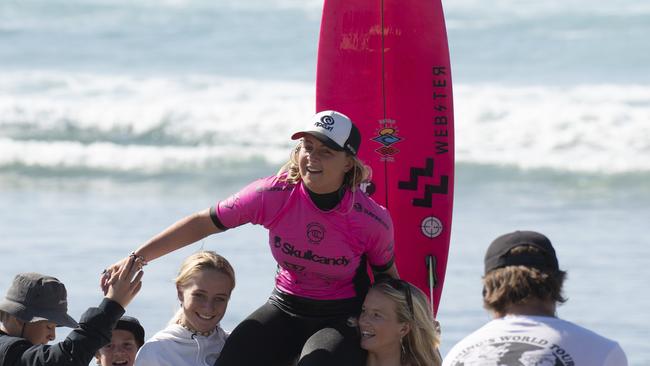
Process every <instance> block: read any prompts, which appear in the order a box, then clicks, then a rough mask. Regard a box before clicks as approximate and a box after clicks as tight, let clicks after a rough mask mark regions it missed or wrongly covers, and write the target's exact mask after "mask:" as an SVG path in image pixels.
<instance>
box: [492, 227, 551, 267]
mask: <svg viewBox="0 0 650 366" xmlns="http://www.w3.org/2000/svg"><path fill="white" fill-rule="evenodd" d="M522 245H530V246H533V247H535V248H538V249H540V250H541V251H542V252H543V253H540V254H533V253H523V254H517V255H511V253H510V251H511V250H512V249H513V248H515V247H518V246H522ZM508 266H527V267H533V268H539V269H551V270H555V271H559V270H560V268H559V265H558V261H557V256H556V255H555V249H553V245H552V244H551V241H550V240H549V239H548V238H547V237H546V236H544V235H542V234H540V233H538V232H534V231H515V232H512V233H508V234H505V235H501V236H500V237H498V238H496V239H494V241H493V242H492V244H490V247H489V248H488V250H487V252H486V253H485V273H486V274H487V273H488V272H490V271H492V270H495V269H497V268H502V267H508Z"/></svg>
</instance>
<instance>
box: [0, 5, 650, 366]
mask: <svg viewBox="0 0 650 366" xmlns="http://www.w3.org/2000/svg"><path fill="white" fill-rule="evenodd" d="M443 5H444V7H445V12H446V17H447V26H448V33H449V43H450V49H451V57H452V69H453V79H454V97H455V100H454V102H455V109H456V112H455V115H456V134H457V135H456V136H457V140H456V155H457V158H458V168H457V169H458V171H457V180H456V183H457V185H456V194H455V211H454V226H453V228H452V249H451V252H450V259H449V266H448V272H447V282H446V284H445V289H444V292H443V299H442V304H441V306H440V312H439V314H438V317H439V320H440V321H441V323H442V325H443V345H442V351H443V354H444V353H445V352H446V351H447V350H448V349H449V348H450V347H451V346H452V345H453V344H454V343H455V342H456V341H458V340H459V339H460V338H462V337H463V336H464V335H466V334H467V333H469V332H470V331H472V330H473V329H475V328H477V327H478V326H480V325H481V324H482V323H484V322H486V321H487V320H488V316H487V314H486V313H485V312H484V311H483V310H482V309H481V298H480V290H481V289H480V276H481V266H482V254H483V251H484V249H485V247H486V246H487V245H488V243H489V242H490V241H491V240H492V239H493V238H494V237H496V236H497V235H499V234H501V233H503V232H505V231H510V230H514V229H519V228H525V229H535V230H539V231H542V232H545V233H547V234H548V235H549V236H550V237H551V239H552V240H553V241H554V243H555V245H556V247H557V251H558V254H559V256H560V264H561V266H563V267H564V268H565V269H567V270H568V272H569V280H568V282H567V285H566V286H567V287H566V294H567V295H568V297H569V301H568V303H567V304H565V305H564V306H562V307H561V308H560V310H559V315H560V316H562V317H565V318H567V319H570V320H573V321H574V322H576V323H578V324H581V325H584V326H587V327H589V328H591V329H594V330H595V331H597V332H599V333H601V334H604V335H606V336H608V337H611V338H613V339H616V340H618V341H619V342H620V343H621V345H622V346H623V348H624V349H625V351H626V352H627V354H628V357H629V359H630V364H632V365H644V364H648V363H650V347H649V346H648V345H647V342H645V341H644V340H645V338H646V336H647V334H648V329H650V316H648V315H647V309H648V308H650V296H649V295H647V294H646V293H645V291H643V289H644V282H645V281H647V279H648V278H650V269H648V268H649V266H647V261H648V259H649V258H650V249H649V248H650V240H648V239H647V238H646V236H645V235H643V231H642V230H643V228H644V227H645V226H647V223H648V222H650V184H648V182H649V181H650V123H649V122H648V121H650V66H649V65H650V44H648V42H647V34H650V4H648V3H647V1H644V0H616V1H608V2H606V3H605V2H603V3H594V2H589V1H587V0H564V1H559V0H552V1H546V2H541V3H540V2H532V1H515V0H500V1H494V2H489V3H488V2H485V1H479V0H456V1H448V2H447V1H446V2H443ZM321 6H322V2H320V1H315V0H302V1H298V0H247V1H236V0H163V1H153V0H139V1H126V0H113V1H108V0H83V1H82V0H50V1H43V0H38V1H37V0H20V1H19V0H5V1H2V2H0V203H1V204H2V211H0V236H1V237H2V240H0V253H1V254H0V289H1V291H4V290H5V289H6V288H7V286H8V284H9V283H10V281H11V278H12V277H13V275H14V274H15V273H17V272H20V271H32V270H34V271H40V272H44V273H48V274H53V275H56V276H58V277H59V278H60V279H61V280H63V281H64V282H65V283H66V284H67V285H68V290H69V295H70V304H71V313H72V314H73V315H75V316H79V315H80V314H81V312H82V311H83V309H84V308H86V307H88V306H92V305H94V304H96V303H97V302H98V301H99V298H100V295H99V292H98V289H97V287H96V283H97V281H98V276H99V272H101V269H102V268H103V267H104V266H106V265H108V264H110V263H113V262H114V261H116V260H118V259H119V258H120V257H122V256H124V255H126V254H128V253H129V252H130V251H131V250H133V249H135V248H136V247H137V246H138V245H140V243H142V242H143V241H145V240H146V239H147V238H148V237H150V236H151V235H153V234H155V233H157V232H158V231H159V230H161V229H162V228H164V227H165V226H167V225H169V224H171V223H172V222H173V221H175V220H176V219H178V218H180V217H182V216H183V215H186V214H189V213H191V212H193V211H196V210H199V209H202V208H205V207H207V206H209V205H211V204H213V203H214V202H215V201H216V200H218V199H220V198H223V197H225V196H226V195H228V194H229V193H231V192H233V191H235V190H237V189H238V188H239V187H241V186H242V185H243V184H245V183H246V182H248V181H250V180H251V179H253V178H255V177H259V176H263V175H266V174H272V173H274V172H275V170H276V169H277V167H278V166H279V165H280V164H281V163H282V162H283V161H284V160H285V159H286V157H287V154H288V150H289V149H290V147H291V142H290V141H289V140H288V138H287V137H288V134H289V133H290V131H292V130H293V129H294V128H295V127H297V126H300V125H301V120H302V119H303V118H305V116H308V115H310V114H311V113H312V112H313V105H314V80H315V62H316V59H315V58H316V50H317V40H318V29H319V24H320V11H321ZM265 241H266V233H265V232H264V230H263V229H260V228H258V227H253V226H246V227H244V228H241V229H239V230H231V231H229V232H227V233H224V234H222V235H218V236H216V237H212V238H208V239H206V240H204V241H203V242H201V243H197V244H195V245H193V246H190V247H188V248H185V249H183V250H180V251H178V252H176V253H173V254H171V255H169V256H167V257H165V258H163V259H160V260H158V261H155V262H153V263H152V264H151V265H150V266H148V267H147V271H146V275H145V287H144V289H143V290H142V293H141V294H140V295H139V297H138V298H137V299H136V300H135V301H134V303H133V304H132V306H131V307H130V308H129V312H130V313H132V314H133V315H135V316H138V317H139V318H141V319H142V320H143V323H144V325H145V327H146V329H147V332H148V333H149V334H153V332H155V331H156V330H157V329H160V328H162V327H163V326H164V324H165V323H166V322H167V320H168V319H169V318H170V317H171V316H172V314H173V313H174V310H175V309H176V307H177V306H178V305H177V303H176V301H175V291H174V286H173V282H172V279H173V277H174V274H175V271H176V270H177V266H178V264H179V263H180V261H181V260H182V258H183V257H185V256H186V255H188V254H190V253H192V252H193V251H195V250H197V249H199V248H201V247H203V248H206V249H214V250H217V251H220V252H222V253H223V254H224V255H226V256H227V257H228V258H229V259H231V260H232V262H233V264H234V266H235V269H236V271H237V273H238V284H237V289H236V292H235V293H234V296H233V299H232V301H231V305H230V308H229V310H228V313H227V315H226V318H225V319H224V321H223V323H224V325H225V326H226V328H230V329H232V328H233V327H234V326H235V325H236V324H237V322H238V321H240V320H241V319H243V318H244V317H245V316H246V315H247V314H248V313H250V311H252V310H253V309H254V308H255V307H256V306H258V305H259V304H261V303H262V302H263V301H264V299H265V298H266V297H267V296H268V294H269V292H270V290H271V288H272V277H273V273H274V271H275V266H274V263H273V260H272V258H271V256H270V255H269V253H268V249H267V248H266V246H265V244H264V243H265ZM61 332H62V333H63V335H64V334H65V330H61Z"/></svg>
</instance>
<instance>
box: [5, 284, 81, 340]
mask: <svg viewBox="0 0 650 366" xmlns="http://www.w3.org/2000/svg"><path fill="white" fill-rule="evenodd" d="M67 295H68V293H67V292H66V290H65V286H64V285H63V283H61V281H59V280H57V279H56V278H54V277H50V276H45V275H42V274H40V273H20V274H18V275H16V277H15V278H14V282H13V283H12V284H11V287H10V288H9V290H8V291H7V295H6V296H5V299H4V300H3V301H1V302H0V310H2V311H4V312H5V313H8V314H9V315H12V316H14V317H16V318H18V319H20V320H22V321H24V322H36V321H39V320H47V321H51V322H53V323H56V325H57V326H66V327H70V328H76V327H78V326H79V324H77V322H76V321H75V320H74V319H73V318H72V317H71V316H70V315H68V300H67Z"/></svg>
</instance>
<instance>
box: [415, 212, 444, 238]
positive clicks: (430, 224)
mask: <svg viewBox="0 0 650 366" xmlns="http://www.w3.org/2000/svg"><path fill="white" fill-rule="evenodd" d="M420 229H421V230H422V234H424V236H426V237H427V238H430V239H433V238H435V237H436V236H438V235H440V233H442V222H441V221H440V220H439V219H438V218H437V217H434V216H429V217H425V218H424V219H423V220H422V223H420Z"/></svg>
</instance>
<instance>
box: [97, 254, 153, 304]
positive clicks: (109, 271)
mask: <svg viewBox="0 0 650 366" xmlns="http://www.w3.org/2000/svg"><path fill="white" fill-rule="evenodd" d="M131 259H134V264H135V265H136V267H137V269H138V270H141V269H142V267H144V266H146V265H147V262H146V261H145V259H144V257H142V256H139V255H136V254H135V253H131V254H130V255H129V256H128V257H125V258H123V259H122V260H120V261H118V262H116V263H115V264H113V265H111V266H109V267H107V268H106V269H105V270H104V272H102V276H101V278H100V279H99V286H100V287H101V288H102V292H103V293H104V295H106V294H107V293H108V287H109V280H110V279H111V277H112V276H113V275H114V274H115V273H116V272H118V271H119V270H120V268H122V267H124V266H126V265H127V264H128V263H129V261H130V260H131Z"/></svg>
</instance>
